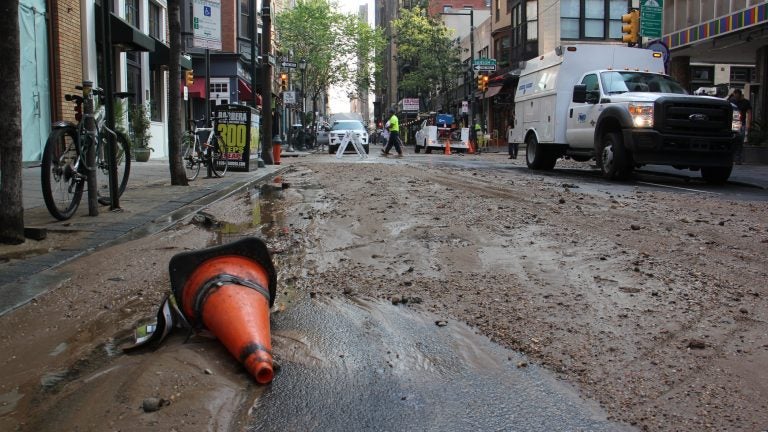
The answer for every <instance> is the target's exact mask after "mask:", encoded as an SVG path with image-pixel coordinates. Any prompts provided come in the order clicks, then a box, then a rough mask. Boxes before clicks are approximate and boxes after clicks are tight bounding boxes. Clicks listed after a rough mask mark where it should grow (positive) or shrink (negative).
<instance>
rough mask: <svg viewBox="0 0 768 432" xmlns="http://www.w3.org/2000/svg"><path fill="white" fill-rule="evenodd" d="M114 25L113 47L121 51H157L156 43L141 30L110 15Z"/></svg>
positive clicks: (112, 14)
mask: <svg viewBox="0 0 768 432" xmlns="http://www.w3.org/2000/svg"><path fill="white" fill-rule="evenodd" d="M109 15H110V23H111V24H112V45H114V46H116V47H118V48H119V49H120V51H149V52H152V51H154V50H155V42H154V40H152V38H151V37H149V36H148V35H146V34H144V33H142V32H141V30H139V29H137V28H136V27H134V26H132V25H130V24H128V22H126V21H125V20H123V19H122V18H120V17H119V16H117V15H115V14H114V13H110V14H109Z"/></svg>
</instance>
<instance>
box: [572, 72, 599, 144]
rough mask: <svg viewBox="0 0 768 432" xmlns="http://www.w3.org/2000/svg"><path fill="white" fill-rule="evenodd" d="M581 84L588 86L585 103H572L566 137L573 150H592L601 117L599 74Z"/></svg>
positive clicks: (588, 76) (589, 77) (585, 79)
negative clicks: (599, 117)
mask: <svg viewBox="0 0 768 432" xmlns="http://www.w3.org/2000/svg"><path fill="white" fill-rule="evenodd" d="M581 84H584V85H586V86H587V101H586V102H585V103H574V102H571V105H570V108H569V109H568V119H567V121H566V124H567V130H566V131H565V137H566V139H567V140H568V144H569V145H570V146H571V147H573V148H592V147H593V146H594V139H595V138H594V137H595V125H596V124H597V117H598V115H600V110H601V109H602V105H601V104H600V84H599V80H598V79H597V74H587V75H585V76H584V78H582V80H581Z"/></svg>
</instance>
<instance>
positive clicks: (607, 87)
mask: <svg viewBox="0 0 768 432" xmlns="http://www.w3.org/2000/svg"><path fill="white" fill-rule="evenodd" d="M738 131H739V112H738V110H734V109H733V106H732V105H731V104H730V103H729V102H728V101H726V100H723V99H719V98H714V97H708V96H693V95H689V94H687V92H686V91H685V89H683V87H682V86H681V85H680V84H678V83H677V82H676V81H674V80H673V79H672V78H671V77H669V76H668V75H665V74H664V64H663V60H662V58H661V54H660V53H656V52H653V51H650V50H646V49H641V48H629V47H625V46H620V45H588V44H580V45H570V46H562V47H558V49H556V50H555V51H553V52H550V53H547V54H544V55H542V56H539V57H536V58H534V59H531V60H528V61H527V62H526V63H525V67H524V68H523V70H522V72H521V74H520V80H519V81H518V84H517V90H516V93H515V122H514V128H513V129H512V131H511V135H512V140H513V141H514V142H517V143H525V144H526V150H525V159H526V163H527V165H528V167H529V168H531V169H539V170H550V169H552V168H554V166H555V163H556V162H557V159H558V158H560V157H563V156H568V157H570V158H572V159H574V160H577V161H582V162H585V161H588V160H591V159H593V158H594V159H595V160H596V161H597V165H598V167H600V169H601V171H602V173H603V176H604V177H606V178H608V179H624V178H627V177H628V176H629V175H630V174H631V172H632V170H633V169H634V168H635V167H640V166H642V165H647V164H656V165H670V166H673V167H675V168H678V169H690V170H701V176H702V177H703V178H704V180H705V181H707V182H710V183H723V182H725V181H726V180H728V177H729V176H730V175H731V170H732V168H733V154H734V150H735V149H736V143H737V141H736V140H737V139H739V135H738Z"/></svg>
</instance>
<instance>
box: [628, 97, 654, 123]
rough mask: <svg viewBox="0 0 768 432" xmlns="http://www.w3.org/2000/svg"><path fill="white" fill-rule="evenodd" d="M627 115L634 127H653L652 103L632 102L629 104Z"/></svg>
mask: <svg viewBox="0 0 768 432" xmlns="http://www.w3.org/2000/svg"><path fill="white" fill-rule="evenodd" d="M629 115H631V116H632V123H633V124H634V125H635V127H636V128H652V127H653V103H652V102H633V103H630V104H629Z"/></svg>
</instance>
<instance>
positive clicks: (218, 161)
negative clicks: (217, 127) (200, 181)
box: [209, 135, 229, 177]
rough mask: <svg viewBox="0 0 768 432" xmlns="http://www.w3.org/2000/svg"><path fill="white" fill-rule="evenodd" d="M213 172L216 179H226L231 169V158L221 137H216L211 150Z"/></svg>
mask: <svg viewBox="0 0 768 432" xmlns="http://www.w3.org/2000/svg"><path fill="white" fill-rule="evenodd" d="M209 152H210V153H209V154H210V157H211V159H210V162H211V172H213V175H214V176H215V177H224V174H226V173H227V169H228V168H229V158H228V157H227V153H226V152H225V151H224V144H223V143H222V140H221V136H219V135H216V136H214V143H213V147H212V148H211V149H209Z"/></svg>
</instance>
